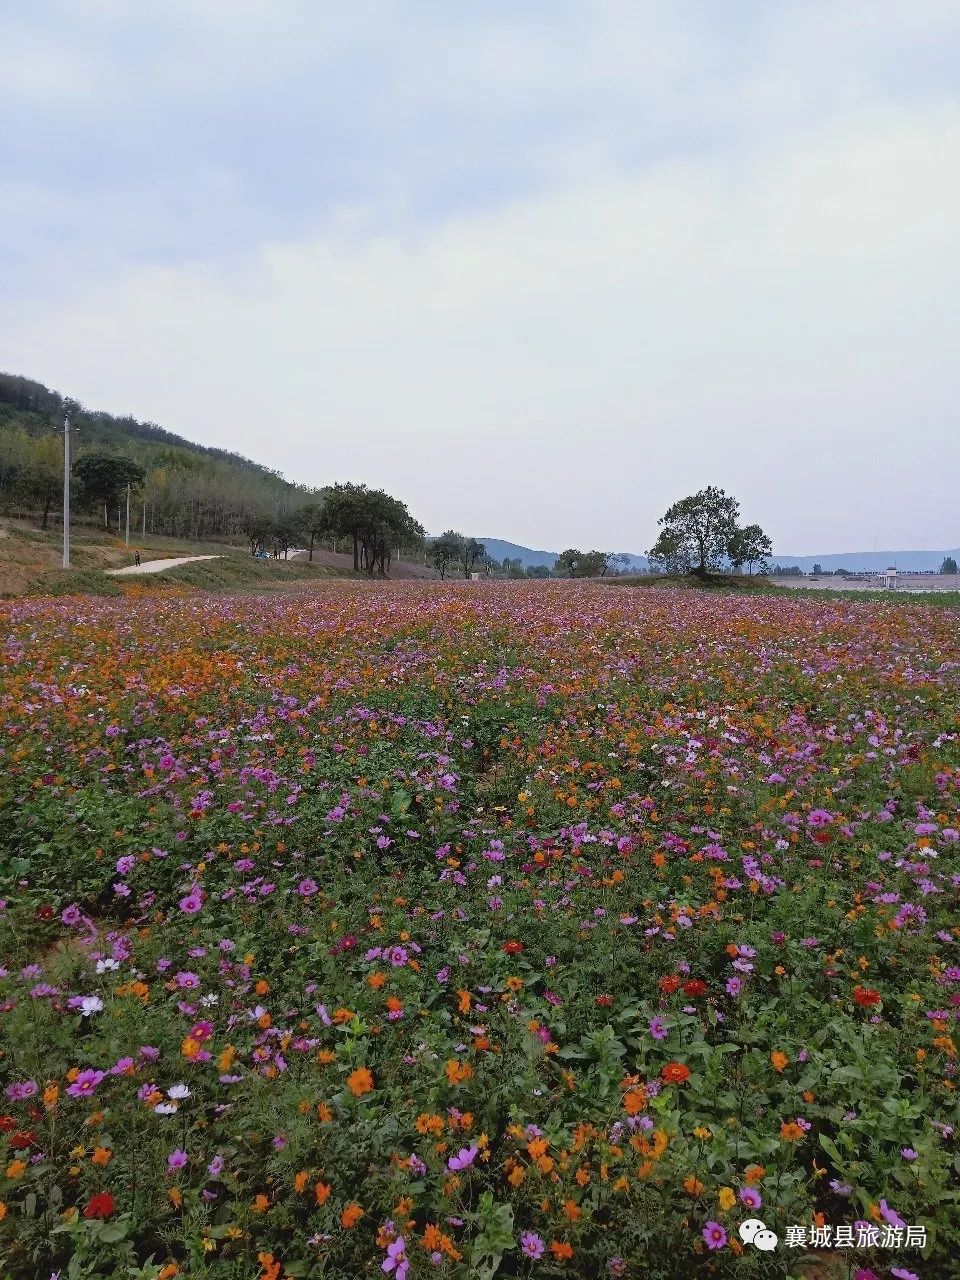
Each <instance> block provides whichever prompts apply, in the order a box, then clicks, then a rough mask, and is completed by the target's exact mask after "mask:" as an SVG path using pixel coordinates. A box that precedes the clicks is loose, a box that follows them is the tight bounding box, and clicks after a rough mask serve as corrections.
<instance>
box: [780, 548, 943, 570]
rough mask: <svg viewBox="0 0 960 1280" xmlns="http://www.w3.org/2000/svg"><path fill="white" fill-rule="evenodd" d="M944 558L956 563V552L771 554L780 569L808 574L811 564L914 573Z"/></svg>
mask: <svg viewBox="0 0 960 1280" xmlns="http://www.w3.org/2000/svg"><path fill="white" fill-rule="evenodd" d="M944 556H953V558H954V559H955V560H960V549H957V548H956V547H955V548H953V550H949V551H843V552H841V553H839V554H837V553H836V552H830V553H829V554H826V555H821V556H788V555H780V554H779V553H775V554H774V555H773V556H772V557H771V559H772V561H773V563H775V564H779V565H783V567H784V568H786V567H787V566H788V565H796V566H797V568H799V569H802V570H803V571H804V573H810V571H811V570H812V569H813V566H814V565H815V564H818V565H820V567H821V568H822V569H824V570H828V569H829V570H833V569H856V570H858V571H862V570H864V569H874V570H881V571H882V570H883V569H887V568H889V567H890V566H894V567H896V568H897V569H906V570H914V571H916V570H920V569H939V568H940V565H941V564H942V563H943V558H944Z"/></svg>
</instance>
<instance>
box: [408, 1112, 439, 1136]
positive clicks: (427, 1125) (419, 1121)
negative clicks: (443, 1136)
mask: <svg viewBox="0 0 960 1280" xmlns="http://www.w3.org/2000/svg"><path fill="white" fill-rule="evenodd" d="M413 1123H414V1127H415V1128H416V1131H417V1133H419V1134H422V1135H423V1136H424V1137H425V1136H426V1135H427V1134H428V1133H434V1134H440V1133H443V1116H437V1115H430V1114H429V1113H428V1112H426V1111H424V1112H421V1114H420V1115H418V1116H417V1118H416V1120H414V1122H413Z"/></svg>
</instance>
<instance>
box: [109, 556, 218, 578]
mask: <svg viewBox="0 0 960 1280" xmlns="http://www.w3.org/2000/svg"><path fill="white" fill-rule="evenodd" d="M221 558H222V557H220V556H177V557H176V558H175V559H173V560H144V562H143V564H128V565H127V567H126V568H125V569H106V570H105V572H106V573H112V574H113V575H114V577H116V578H120V577H128V576H130V575H131V574H136V573H163V571H164V569H174V568H176V566H177V565H178V564H192V563H193V561H194V560H220V559H221Z"/></svg>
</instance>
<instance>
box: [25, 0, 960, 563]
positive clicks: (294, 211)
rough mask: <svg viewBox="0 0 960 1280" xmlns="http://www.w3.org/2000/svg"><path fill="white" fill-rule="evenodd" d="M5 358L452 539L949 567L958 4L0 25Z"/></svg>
mask: <svg viewBox="0 0 960 1280" xmlns="http://www.w3.org/2000/svg"><path fill="white" fill-rule="evenodd" d="M0 47H2V48H3V50H4V54H3V58H2V60H0V368H3V369H6V370H8V371H11V372H17V373H23V374H25V375H27V376H30V377H34V378H37V379H39V380H40V381H42V382H44V383H46V384H47V385H48V386H51V387H53V388H55V389H57V390H59V391H61V392H64V393H65V394H69V395H72V396H75V397H76V398H78V399H79V400H81V401H82V402H83V403H84V404H85V405H87V406H88V407H90V408H97V409H105V410H108V411H111V412H115V413H128V412H129V413H132V414H134V415H135V416H136V417H138V418H140V419H142V420H147V421H155V422H158V423H160V424H162V425H163V426H165V427H167V428H169V429H170V430H173V431H176V432H178V433H180V434H181V435H184V436H187V437H188V438H190V439H193V440H197V441H201V442H203V443H208V444H216V445H221V446H225V447H227V448H231V449H234V450H236V451H237V452H240V453H244V454H246V455H247V456H249V457H252V458H255V459H256V460H258V461H261V462H264V463H267V464H268V465H270V466H272V467H274V468H276V469H277V470H280V471H282V472H283V473H284V474H285V475H287V476H288V477H289V478H291V479H294V480H297V481H299V482H302V483H305V484H309V485H317V486H319V485H323V484H327V483H332V482H334V481H337V480H355V481H365V482H367V483H368V484H371V485H374V486H378V487H384V488H386V489H388V490H389V491H390V492H392V493H394V494H396V495H397V496H399V497H401V498H403V499H404V500H405V501H406V502H407V503H408V505H409V507H410V509H411V511H412V513H413V514H414V515H415V516H416V517H417V518H418V519H420V520H421V522H422V523H423V524H424V525H425V526H426V527H427V529H428V530H430V531H431V532H439V531H440V530H442V529H445V528H449V527H454V528H457V529H461V530H463V531H464V532H466V533H472V534H480V535H484V534H485V535H488V536H491V537H494V536H495V537H501V538H506V539H510V540H512V541H515V542H520V543H524V544H527V545H530V546H535V547H540V548H548V549H552V550H558V549H562V548H563V547H566V546H580V547H597V548H601V549H605V550H629V551H633V552H642V551H644V550H645V549H646V548H648V547H649V546H651V545H652V543H653V542H654V540H655V538H656V534H657V524H656V522H657V518H658V517H659V516H660V515H661V514H662V513H663V511H664V510H665V508H666V507H667V506H668V505H669V504H670V503H671V502H672V501H673V500H674V499H676V498H678V497H681V496H683V495H685V494H688V493H691V492H694V491H695V490H697V489H699V488H701V487H703V486H705V485H708V484H715V485H719V486H720V487H722V488H725V489H726V490H727V491H728V492H731V493H733V494H734V495H736V497H737V498H738V499H739V500H740V503H741V508H742V514H743V517H744V519H746V520H748V521H750V522H758V523H760V524H761V525H762V526H763V527H764V528H765V529H766V530H767V532H768V533H769V534H770V535H771V537H772V539H773V543H774V547H775V549H776V550H779V551H781V552H784V553H786V552H792V553H794V554H804V553H816V552H828V551H843V550H858V549H866V550H870V549H872V548H874V547H878V548H880V549H888V548H891V549H894V548H904V549H906V548H911V549H912V548H918V549H919V548H936V547H948V546H957V545H958V544H960V502H958V500H957V488H956V486H957V477H958V475H960V422H958V404H960V378H958V356H957V353H958V351H960V77H958V75H957V67H958V65H960V4H957V3H956V0H869V2H868V0H737V3H731V4H721V3H717V2H716V0H663V2H662V3H661V2H660V0H525V2H521V3H517V0H458V3H456V4H451V3H449V0H403V3H401V2H400V0H350V3H349V4H334V3H330V4H318V3H315V2H314V0H298V2H293V0H164V2H163V3H160V2H159V0H31V3H30V4H21V5H16V4H9V5H5V6H2V7H0Z"/></svg>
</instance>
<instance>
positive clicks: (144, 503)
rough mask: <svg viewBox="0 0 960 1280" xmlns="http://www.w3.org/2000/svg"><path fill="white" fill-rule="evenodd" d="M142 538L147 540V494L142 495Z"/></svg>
mask: <svg viewBox="0 0 960 1280" xmlns="http://www.w3.org/2000/svg"><path fill="white" fill-rule="evenodd" d="M143 540H144V542H146V540H147V495H146V494H144V495H143Z"/></svg>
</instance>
